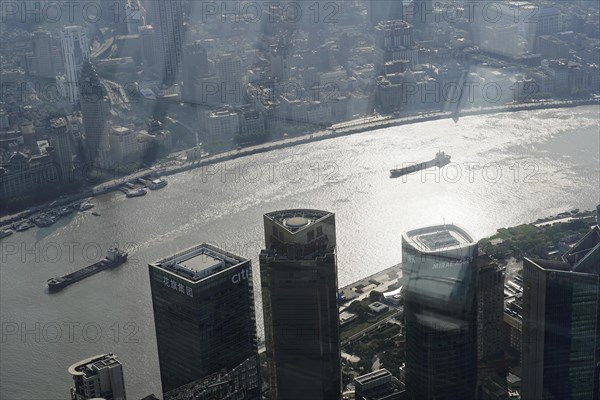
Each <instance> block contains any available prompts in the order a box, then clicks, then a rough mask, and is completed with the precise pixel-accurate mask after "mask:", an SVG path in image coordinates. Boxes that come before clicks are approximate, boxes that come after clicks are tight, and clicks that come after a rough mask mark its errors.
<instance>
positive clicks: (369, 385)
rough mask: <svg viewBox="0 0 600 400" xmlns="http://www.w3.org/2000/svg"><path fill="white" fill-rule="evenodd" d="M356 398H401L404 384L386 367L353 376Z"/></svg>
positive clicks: (365, 399)
mask: <svg viewBox="0 0 600 400" xmlns="http://www.w3.org/2000/svg"><path fill="white" fill-rule="evenodd" d="M354 387H355V394H356V400H402V399H403V398H404V395H405V393H406V392H405V391H404V385H402V383H401V382H400V381H399V380H398V378H396V377H395V376H394V375H392V373H391V372H390V371H388V370H387V369H385V368H384V369H380V370H377V371H373V372H370V373H368V374H365V375H361V376H357V377H356V378H354Z"/></svg>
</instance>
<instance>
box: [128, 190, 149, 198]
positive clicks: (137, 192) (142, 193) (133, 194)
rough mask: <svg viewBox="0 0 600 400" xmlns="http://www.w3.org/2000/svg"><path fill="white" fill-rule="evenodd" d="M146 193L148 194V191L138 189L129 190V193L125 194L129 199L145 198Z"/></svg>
mask: <svg viewBox="0 0 600 400" xmlns="http://www.w3.org/2000/svg"><path fill="white" fill-rule="evenodd" d="M146 193H148V192H147V191H146V189H144V188H138V189H131V190H128V191H127V192H125V196H127V197H140V196H145V195H146Z"/></svg>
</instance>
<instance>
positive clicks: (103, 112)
mask: <svg viewBox="0 0 600 400" xmlns="http://www.w3.org/2000/svg"><path fill="white" fill-rule="evenodd" d="M79 89H80V97H81V98H80V101H79V104H80V106H81V116H82V119H83V129H84V132H85V145H86V148H87V152H88V157H89V161H90V162H92V163H95V162H100V161H102V160H103V159H105V158H106V157H108V158H110V154H103V153H104V152H105V150H106V149H104V147H105V146H104V145H105V143H106V141H107V140H108V132H107V130H106V121H107V116H108V112H109V110H110V103H109V101H108V98H107V97H106V93H105V90H104V87H103V86H102V83H101V82H100V78H99V77H98V74H97V73H96V69H95V68H94V66H93V65H92V64H91V63H90V62H89V60H87V61H85V62H84V64H83V67H82V68H81V75H80V79H79ZM109 153H110V152H109Z"/></svg>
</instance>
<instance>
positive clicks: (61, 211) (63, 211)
mask: <svg viewBox="0 0 600 400" xmlns="http://www.w3.org/2000/svg"><path fill="white" fill-rule="evenodd" d="M72 212H73V209H72V208H71V207H62V208H59V209H58V210H56V215H58V216H59V217H63V216H65V215H68V214H71V213H72Z"/></svg>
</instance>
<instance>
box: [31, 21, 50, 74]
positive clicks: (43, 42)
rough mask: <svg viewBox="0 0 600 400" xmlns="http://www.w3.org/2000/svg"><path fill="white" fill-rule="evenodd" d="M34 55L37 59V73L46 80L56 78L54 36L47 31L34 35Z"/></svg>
mask: <svg viewBox="0 0 600 400" xmlns="http://www.w3.org/2000/svg"><path fill="white" fill-rule="evenodd" d="M33 55H34V57H35V73H36V75H37V76H42V77H44V78H54V74H55V71H54V66H53V61H54V60H53V58H54V57H53V50H52V35H50V32H48V31H45V30H36V31H35V32H34V33H33Z"/></svg>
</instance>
